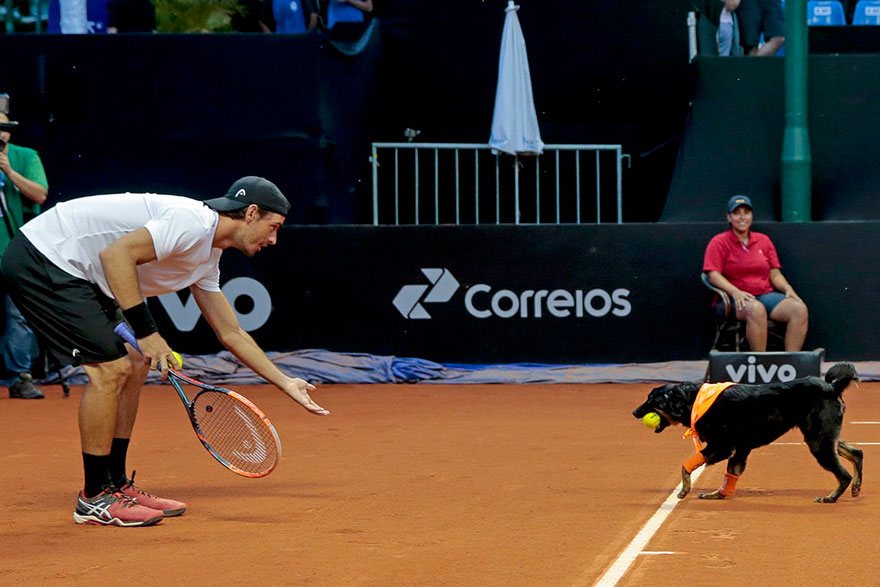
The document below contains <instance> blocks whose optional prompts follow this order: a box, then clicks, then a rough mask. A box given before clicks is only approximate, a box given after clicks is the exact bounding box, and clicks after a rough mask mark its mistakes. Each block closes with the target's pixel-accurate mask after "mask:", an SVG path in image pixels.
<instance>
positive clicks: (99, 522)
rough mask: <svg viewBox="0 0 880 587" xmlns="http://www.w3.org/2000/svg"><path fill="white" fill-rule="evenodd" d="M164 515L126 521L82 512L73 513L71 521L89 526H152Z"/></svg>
mask: <svg viewBox="0 0 880 587" xmlns="http://www.w3.org/2000/svg"><path fill="white" fill-rule="evenodd" d="M163 517H164V516H161V515H159V516H156V517H155V518H151V519H149V520H143V521H141V520H136V521H134V522H126V521H124V520H120V519H119V518H111V519H110V520H104V519H101V518H99V517H98V516H89V515H83V514H77V513H74V514H73V521H74V522H76V523H77V524H88V525H91V526H123V527H126V528H128V527H134V526H152V525H153V524H158V523H159V522H161V521H162V518H163Z"/></svg>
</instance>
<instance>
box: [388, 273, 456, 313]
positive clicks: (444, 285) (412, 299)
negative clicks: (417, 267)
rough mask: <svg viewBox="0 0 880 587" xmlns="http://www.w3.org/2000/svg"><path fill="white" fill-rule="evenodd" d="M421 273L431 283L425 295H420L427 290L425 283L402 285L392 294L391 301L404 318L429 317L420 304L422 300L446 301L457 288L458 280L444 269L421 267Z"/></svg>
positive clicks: (429, 301)
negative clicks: (392, 298) (429, 289)
mask: <svg viewBox="0 0 880 587" xmlns="http://www.w3.org/2000/svg"><path fill="white" fill-rule="evenodd" d="M422 273H424V274H425V277H427V278H428V281H430V282H431V284H432V285H431V291H428V294H427V295H425V296H424V297H422V296H423V294H424V293H425V292H426V291H427V290H428V286H427V285H404V286H403V287H402V288H400V291H399V292H397V295H396V296H394V301H393V302H392V303H393V304H394V307H395V308H397V311H398V312H400V313H401V314H403V317H404V318H413V319H428V318H430V317H431V315H430V314H428V312H427V310H425V307H424V306H422V302H425V303H438V302H448V301H449V300H450V299H451V298H452V295H453V294H454V293H455V292H456V291H457V290H458V280H457V279H455V278H454V277H453V276H452V273H450V272H449V271H447V270H446V269H422Z"/></svg>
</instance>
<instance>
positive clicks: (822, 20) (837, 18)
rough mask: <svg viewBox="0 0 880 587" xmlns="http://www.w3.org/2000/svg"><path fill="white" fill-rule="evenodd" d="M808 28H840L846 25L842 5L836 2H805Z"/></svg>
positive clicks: (812, 0)
mask: <svg viewBox="0 0 880 587" xmlns="http://www.w3.org/2000/svg"><path fill="white" fill-rule="evenodd" d="M807 24H808V25H809V26H842V25H845V24H846V17H845V16H844V15H843V4H841V3H840V2H839V1H838V0H809V2H807Z"/></svg>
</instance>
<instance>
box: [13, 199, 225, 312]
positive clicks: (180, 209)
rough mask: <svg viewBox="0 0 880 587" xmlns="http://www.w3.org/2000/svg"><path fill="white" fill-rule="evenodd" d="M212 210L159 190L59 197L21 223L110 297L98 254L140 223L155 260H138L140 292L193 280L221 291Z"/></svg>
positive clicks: (52, 256) (62, 263)
mask: <svg viewBox="0 0 880 587" xmlns="http://www.w3.org/2000/svg"><path fill="white" fill-rule="evenodd" d="M218 219H219V216H218V214H217V212H215V211H214V210H212V209H210V208H208V207H207V206H205V205H204V204H203V203H202V202H200V201H198V200H193V199H191V198H185V197H183V196H168V195H162V194H129V193H126V194H109V195H105V196H90V197H86V198H78V199H75V200H70V201H68V202H60V203H58V204H56V205H55V206H54V207H52V208H50V209H49V210H47V211H46V212H44V213H42V214H40V215H39V216H37V217H36V218H34V219H33V220H31V221H30V222H28V223H27V224H25V225H24V226H23V227H22V228H21V232H23V233H24V234H25V236H26V237H27V238H28V240H29V241H31V242H32V243H33V244H34V246H35V247H36V248H37V249H38V250H39V251H40V252H41V253H43V254H44V255H45V256H46V257H47V258H48V259H49V260H50V261H52V263H54V264H55V265H57V266H58V267H59V268H60V269H63V270H64V271H66V272H67V273H69V274H71V275H73V276H74V277H79V278H80V279H85V280H86V281H90V282H92V283H95V284H97V285H98V286H99V287H100V288H101V291H103V292H104V293H105V294H107V295H108V296H109V297H111V298H112V297H113V294H112V292H111V291H110V287H109V286H108V285H107V277H106V276H105V275H104V268H103V266H102V265H101V260H100V258H99V257H98V255H99V253H100V252H101V251H102V250H104V249H105V248H106V247H107V246H109V245H110V244H111V243H113V242H114V241H116V240H117V239H119V238H120V237H123V236H125V235H126V234H128V233H130V232H133V231H135V230H137V229H139V228H142V227H143V228H146V229H147V230H148V231H149V232H150V236H152V237H153V246H154V248H155V249H156V260H155V261H151V262H150V263H144V264H142V265H138V267H137V272H138V281H139V283H140V288H141V293H142V294H143V295H144V296H146V297H152V296H158V295H162V294H166V293H170V292H174V291H179V290H181V289H184V288H187V287H189V286H191V285H193V284H195V285H197V286H198V287H200V288H201V289H204V290H207V291H215V292H219V291H220V268H219V263H220V254H221V253H222V252H223V251H222V250H221V249H215V248H213V247H212V246H211V244H212V242H213V239H214V233H215V231H216V230H217V223H218Z"/></svg>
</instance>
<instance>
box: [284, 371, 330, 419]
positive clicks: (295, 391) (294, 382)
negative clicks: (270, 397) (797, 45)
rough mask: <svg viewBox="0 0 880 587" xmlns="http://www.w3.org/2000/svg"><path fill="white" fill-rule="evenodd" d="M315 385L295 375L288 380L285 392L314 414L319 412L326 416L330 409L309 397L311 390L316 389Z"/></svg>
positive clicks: (320, 414)
mask: <svg viewBox="0 0 880 587" xmlns="http://www.w3.org/2000/svg"><path fill="white" fill-rule="evenodd" d="M314 389H315V386H314V385H312V384H311V383H309V382H308V381H306V380H304V379H300V378H299V377H294V378H292V379H289V380H288V384H287V386H286V387H285V388H284V392H285V393H286V394H287V395H289V396H290V397H292V398H293V399H295V400H296V401H298V402H299V403H300V404H301V405H302V407H304V408H305V409H307V410H308V411H310V412H311V413H313V414H317V415H319V416H326V415H328V414H329V413H330V410H325V409H324V408H322V407H321V406H319V405H318V404H316V403H315V402H314V400H313V399H312V398H311V397H309V392H310V391H314Z"/></svg>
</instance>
